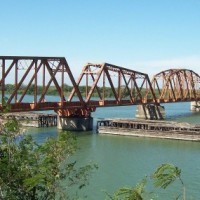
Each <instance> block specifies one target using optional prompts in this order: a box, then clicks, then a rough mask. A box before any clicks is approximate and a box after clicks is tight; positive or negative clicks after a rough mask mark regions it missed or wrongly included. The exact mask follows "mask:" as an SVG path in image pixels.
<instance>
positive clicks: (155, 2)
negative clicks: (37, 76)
mask: <svg viewBox="0 0 200 200" xmlns="http://www.w3.org/2000/svg"><path fill="white" fill-rule="evenodd" d="M0 8H1V11H0V27H1V29H0V30H1V31H0V55H23V56H25V55H30V56H64V57H66V58H67V61H68V63H69V65H70V67H71V70H72V72H73V73H74V76H75V78H77V77H78V75H79V73H80V72H81V69H82V67H83V66H84V64H86V63H87V62H95V63H102V62H108V63H112V64H115V65H119V66H123V67H127V68H131V69H133V70H137V71H141V72H144V73H148V74H149V75H150V76H151V75H153V74H155V73H158V72H160V71H161V70H165V69H169V68H176V67H184V68H190V69H192V70H194V71H196V72H197V73H199V74H200V0H98V1H95V0H57V1H56V0H34V1H33V0H17V1H16V0H6V1H5V0H4V1H3V0H0Z"/></svg>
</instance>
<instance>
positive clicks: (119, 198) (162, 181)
mask: <svg viewBox="0 0 200 200" xmlns="http://www.w3.org/2000/svg"><path fill="white" fill-rule="evenodd" d="M148 178H150V179H151V180H153V183H154V186H155V188H162V189H166V188H167V187H168V186H170V185H171V184H172V183H173V182H175V181H176V180H178V181H179V182H180V183H181V186H182V191H181V193H180V194H178V195H177V197H176V200H185V199H186V197H185V186H184V183H183V180H182V178H181V170H180V169H179V168H178V167H177V166H175V165H173V164H170V163H165V164H162V165H160V166H159V167H158V168H157V169H156V171H155V172H154V173H153V174H152V175H151V176H150V177H145V178H144V179H143V180H142V181H141V182H139V183H138V184H137V185H136V186H134V187H133V188H130V187H122V188H120V189H118V190H117V191H116V192H115V193H114V194H113V195H109V194H107V196H108V198H109V199H111V200H148V199H152V200H153V199H157V198H158V197H157V196H158V195H157V194H155V192H148V191H146V190H145V187H146V185H147V181H148Z"/></svg>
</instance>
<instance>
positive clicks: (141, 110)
mask: <svg viewBox="0 0 200 200" xmlns="http://www.w3.org/2000/svg"><path fill="white" fill-rule="evenodd" d="M135 117H136V118H139V119H153V120H160V119H165V108H164V106H160V105H154V104H145V105H137V109H136V116H135Z"/></svg>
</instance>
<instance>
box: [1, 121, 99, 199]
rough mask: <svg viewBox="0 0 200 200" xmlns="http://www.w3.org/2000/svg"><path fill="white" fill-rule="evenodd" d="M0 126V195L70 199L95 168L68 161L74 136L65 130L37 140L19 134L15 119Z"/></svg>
mask: <svg viewBox="0 0 200 200" xmlns="http://www.w3.org/2000/svg"><path fill="white" fill-rule="evenodd" d="M0 128H1V129H0V135H1V138H0V169H1V170H0V199H5V200H17V199H18V200H43V199H45V200H46V199H48V200H51V199H52V200H53V199H65V200H66V199H74V198H75V197H76V196H77V195H78V194H77V191H78V190H80V189H81V188H83V187H84V186H86V185H87V184H88V178H89V176H90V175H91V172H92V171H93V170H94V169H95V168H97V166H96V165H90V164H88V165H86V166H84V167H80V168H77V167H76V166H77V164H76V161H69V159H70V157H71V155H72V154H73V153H74V152H75V150H76V140H75V138H74V137H72V136H71V135H69V134H68V133H66V132H63V133H61V134H59V135H58V137H57V138H48V139H47V141H46V142H44V143H43V144H37V143H36V142H35V141H34V140H33V138H32V137H31V136H30V135H28V136H23V135H21V134H22V129H21V128H20V125H19V124H18V121H17V120H15V119H12V120H9V121H8V122H6V123H5V124H1V126H0ZM63 181H65V184H63ZM73 188H74V190H73ZM72 191H75V192H74V194H73V192H72Z"/></svg>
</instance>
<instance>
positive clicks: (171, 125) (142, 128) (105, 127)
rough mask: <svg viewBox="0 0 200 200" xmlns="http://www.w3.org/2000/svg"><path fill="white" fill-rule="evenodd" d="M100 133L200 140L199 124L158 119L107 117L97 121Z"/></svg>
mask: <svg viewBox="0 0 200 200" xmlns="http://www.w3.org/2000/svg"><path fill="white" fill-rule="evenodd" d="M97 132H98V133H100V134H112V135H124V136H135V137H148V138H160V139H173V140H187V141H200V125H199V124H197V125H193V124H189V123H183V122H182V123H178V122H173V121H158V120H135V119H134V120H131V119H128V120H125V119H108V120H100V121H98V122H97Z"/></svg>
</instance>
